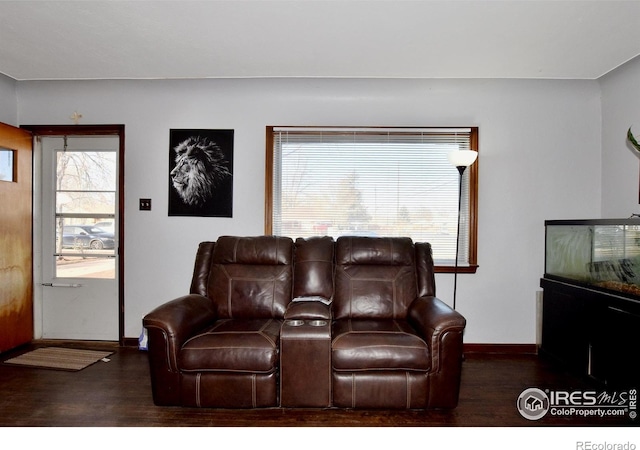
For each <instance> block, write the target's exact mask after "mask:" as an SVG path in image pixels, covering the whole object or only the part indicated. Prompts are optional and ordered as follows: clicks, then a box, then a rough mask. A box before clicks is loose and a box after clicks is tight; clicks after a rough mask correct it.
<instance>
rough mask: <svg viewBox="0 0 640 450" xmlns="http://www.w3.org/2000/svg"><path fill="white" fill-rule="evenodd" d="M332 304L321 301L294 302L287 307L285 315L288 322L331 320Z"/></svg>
mask: <svg viewBox="0 0 640 450" xmlns="http://www.w3.org/2000/svg"><path fill="white" fill-rule="evenodd" d="M331 317H332V315H331V304H328V305H327V304H326V303H323V302H320V301H299V302H296V301H293V302H291V303H289V305H288V306H287V310H286V311H285V313H284V318H285V319H286V320H291V319H303V320H315V319H319V320H331Z"/></svg>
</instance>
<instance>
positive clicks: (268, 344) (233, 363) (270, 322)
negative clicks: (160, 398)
mask: <svg viewBox="0 0 640 450" xmlns="http://www.w3.org/2000/svg"><path fill="white" fill-rule="evenodd" d="M281 324H282V321H280V320H276V319H250V320H238V319H226V320H219V321H217V322H216V323H215V324H214V326H212V327H211V328H210V329H208V330H206V331H204V332H202V333H200V334H197V335H196V336H194V337H192V338H191V339H189V340H188V341H187V342H186V343H185V344H184V345H183V347H182V349H181V350H180V354H179V356H178V367H179V368H180V370H182V371H185V372H214V371H218V372H245V373H270V372H273V371H275V370H276V368H277V363H278V359H279V351H278V341H279V336H280V326H281Z"/></svg>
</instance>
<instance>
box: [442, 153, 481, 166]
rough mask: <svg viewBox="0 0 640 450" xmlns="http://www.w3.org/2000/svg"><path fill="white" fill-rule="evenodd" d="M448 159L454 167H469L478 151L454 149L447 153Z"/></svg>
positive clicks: (476, 156) (474, 160)
mask: <svg viewBox="0 0 640 450" xmlns="http://www.w3.org/2000/svg"><path fill="white" fill-rule="evenodd" d="M448 156H449V161H450V162H451V164H453V165H454V166H456V167H469V166H470V165H471V164H473V163H474V162H476V159H477V158H478V152H477V151H475V150H454V151H452V152H450V153H449V155H448Z"/></svg>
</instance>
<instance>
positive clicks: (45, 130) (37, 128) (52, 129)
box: [20, 124, 125, 345]
mask: <svg viewBox="0 0 640 450" xmlns="http://www.w3.org/2000/svg"><path fill="white" fill-rule="evenodd" d="M20 128H23V129H25V130H27V131H30V132H31V133H32V134H33V138H34V139H35V138H37V137H40V136H113V135H117V136H119V150H118V152H119V153H118V187H117V189H118V237H119V238H118V242H119V245H118V249H117V255H118V258H117V261H118V267H117V269H116V270H117V271H118V336H119V338H118V343H119V344H120V345H124V344H125V342H124V341H125V337H124V256H125V249H124V247H125V246H124V241H125V239H124V237H125V236H124V235H125V232H124V229H125V227H124V221H125V217H124V209H125V208H124V150H125V147H124V143H125V134H124V131H125V126H124V125H116V124H114V125H21V126H20ZM34 182H35V180H34Z"/></svg>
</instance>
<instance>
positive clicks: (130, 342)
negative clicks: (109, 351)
mask: <svg viewBox="0 0 640 450" xmlns="http://www.w3.org/2000/svg"><path fill="white" fill-rule="evenodd" d="M138 344H139V342H138V338H131V337H130V338H127V337H126V338H123V339H122V346H123V347H137V346H138Z"/></svg>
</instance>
